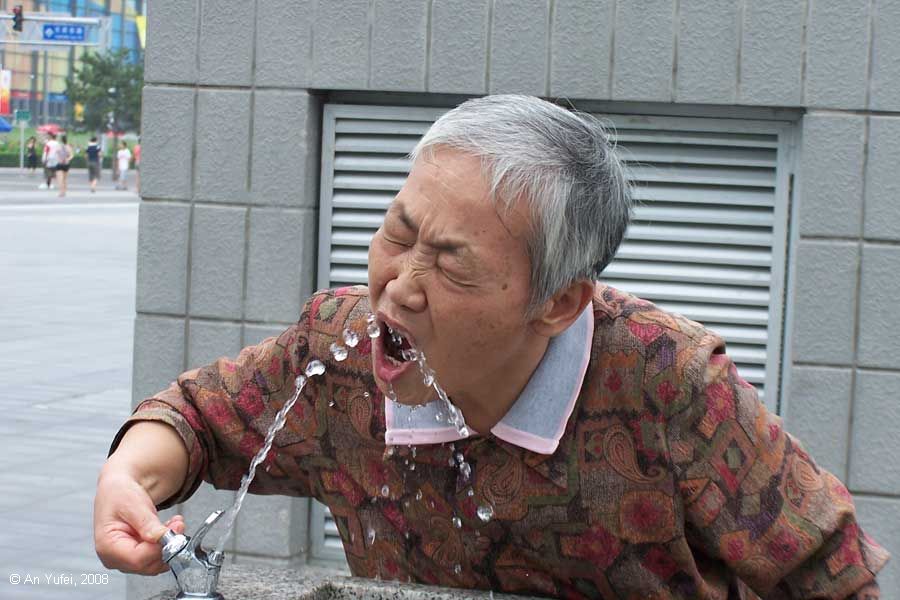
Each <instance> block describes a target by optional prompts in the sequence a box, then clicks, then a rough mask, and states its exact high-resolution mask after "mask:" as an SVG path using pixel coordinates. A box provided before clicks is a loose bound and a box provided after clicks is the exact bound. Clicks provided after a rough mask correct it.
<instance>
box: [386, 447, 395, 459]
mask: <svg viewBox="0 0 900 600" xmlns="http://www.w3.org/2000/svg"><path fill="white" fill-rule="evenodd" d="M396 451H397V450H396V449H395V448H394V447H393V446H388V447H387V448H386V449H385V451H384V455H385V456H388V457H390V456H393V455H394V452H396Z"/></svg>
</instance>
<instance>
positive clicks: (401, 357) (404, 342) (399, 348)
mask: <svg viewBox="0 0 900 600" xmlns="http://www.w3.org/2000/svg"><path fill="white" fill-rule="evenodd" d="M381 339H382V340H383V344H384V355H385V357H386V358H387V359H388V360H389V361H391V362H392V363H393V364H394V365H395V366H400V365H402V364H403V363H405V362H410V361H412V360H414V359H415V357H416V351H415V349H414V348H413V347H412V344H411V343H410V342H409V340H408V339H406V337H405V336H404V335H403V334H402V333H400V332H399V331H396V330H394V329H393V328H391V326H390V325H388V324H387V323H381Z"/></svg>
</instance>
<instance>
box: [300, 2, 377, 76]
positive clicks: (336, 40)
mask: <svg viewBox="0 0 900 600" xmlns="http://www.w3.org/2000/svg"><path fill="white" fill-rule="evenodd" d="M368 83H369V0H344V1H343V2H319V3H318V6H317V9H316V21H315V27H313V86H314V87H317V88H323V89H329V88H330V89H342V90H346V89H358V90H364V89H367V88H368Z"/></svg>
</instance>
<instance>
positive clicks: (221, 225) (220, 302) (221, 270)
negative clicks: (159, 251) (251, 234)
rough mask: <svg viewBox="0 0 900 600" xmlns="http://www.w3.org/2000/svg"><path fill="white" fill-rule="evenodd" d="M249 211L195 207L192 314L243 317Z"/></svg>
mask: <svg viewBox="0 0 900 600" xmlns="http://www.w3.org/2000/svg"><path fill="white" fill-rule="evenodd" d="M246 218H247V209H244V208H229V207H223V206H197V207H195V208H194V227H193V231H192V232H191V236H192V240H191V287H190V314H191V315H192V316H195V317H218V318H223V319H240V318H241V300H242V297H243V282H244V248H245V243H244V237H245V235H244V233H245V231H244V230H245V220H246Z"/></svg>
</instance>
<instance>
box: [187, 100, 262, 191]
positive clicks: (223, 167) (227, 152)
mask: <svg viewBox="0 0 900 600" xmlns="http://www.w3.org/2000/svg"><path fill="white" fill-rule="evenodd" d="M249 149H250V92H249V91H246V92H244V91H231V90H201V91H200V93H199V97H198V99H197V159H196V161H197V162H196V165H197V166H196V176H195V182H196V187H195V189H194V197H195V198H196V199H198V200H214V201H217V202H246V201H247V198H248V192H247V170H248V166H249V165H248V163H249V157H248V152H249Z"/></svg>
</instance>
